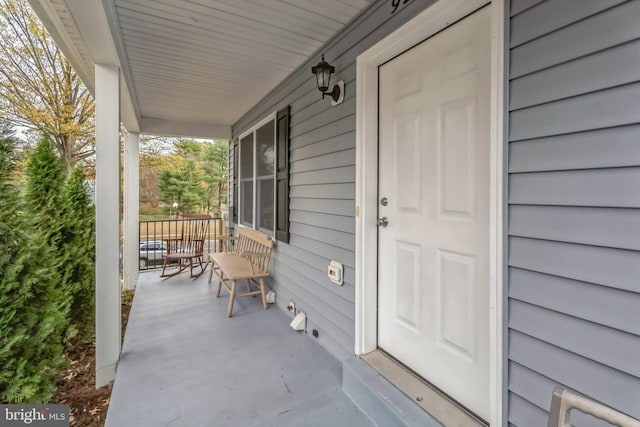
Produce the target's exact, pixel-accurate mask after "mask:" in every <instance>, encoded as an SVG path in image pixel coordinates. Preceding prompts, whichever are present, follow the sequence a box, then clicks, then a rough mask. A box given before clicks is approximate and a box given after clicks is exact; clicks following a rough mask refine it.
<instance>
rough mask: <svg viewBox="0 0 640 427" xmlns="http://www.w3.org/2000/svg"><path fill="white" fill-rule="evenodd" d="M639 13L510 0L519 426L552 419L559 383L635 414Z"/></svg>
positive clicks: (511, 258)
mask: <svg viewBox="0 0 640 427" xmlns="http://www.w3.org/2000/svg"><path fill="white" fill-rule="evenodd" d="M638 22H640V1H621V0H547V1H540V0H512V1H511V3H510V18H509V26H508V28H509V61H508V62H509V69H508V71H509V72H508V75H509V103H508V107H509V150H508V174H509V180H508V187H509V190H508V204H509V205H508V220H507V221H508V222H507V224H508V239H509V240H508V248H509V249H508V277H507V283H508V307H507V308H508V316H507V322H508V325H507V326H508V327H507V335H508V345H507V364H508V366H507V369H508V376H507V378H506V385H507V389H508V396H507V405H508V406H507V411H508V423H509V425H512V426H519V427H533V426H544V425H546V422H547V416H548V410H549V406H550V399H551V392H552V390H553V388H554V387H555V386H556V385H564V386H567V387H569V388H571V389H574V390H577V391H578V392H580V393H582V394H584V395H586V396H588V397H591V398H593V399H595V400H597V401H600V402H603V403H605V404H607V405H610V406H612V407H614V408H616V409H618V410H620V411H622V412H624V413H627V414H629V415H631V416H633V417H635V418H640V362H639V361H640V315H639V313H640V190H639V188H640V25H638ZM573 421H574V424H576V425H580V426H603V425H608V424H604V423H601V422H597V421H595V420H594V419H591V418H588V417H586V416H584V415H582V414H579V413H577V414H575V415H574V417H573Z"/></svg>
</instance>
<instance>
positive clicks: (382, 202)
mask: <svg viewBox="0 0 640 427" xmlns="http://www.w3.org/2000/svg"><path fill="white" fill-rule="evenodd" d="M380 204H381V205H382V206H387V205H388V204H389V199H387V198H386V197H383V198H382V199H380Z"/></svg>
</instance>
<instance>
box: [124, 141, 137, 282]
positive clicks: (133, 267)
mask: <svg viewBox="0 0 640 427" xmlns="http://www.w3.org/2000/svg"><path fill="white" fill-rule="evenodd" d="M139 168H140V134H138V133H127V135H126V136H125V139H124V214H123V216H124V218H123V220H124V254H123V257H122V266H123V268H124V272H123V276H124V288H125V289H135V287H136V284H137V283H138V255H139V247H140V244H139V242H140V236H139V230H138V229H139V210H140V206H139V203H140V186H139V183H140V173H139Z"/></svg>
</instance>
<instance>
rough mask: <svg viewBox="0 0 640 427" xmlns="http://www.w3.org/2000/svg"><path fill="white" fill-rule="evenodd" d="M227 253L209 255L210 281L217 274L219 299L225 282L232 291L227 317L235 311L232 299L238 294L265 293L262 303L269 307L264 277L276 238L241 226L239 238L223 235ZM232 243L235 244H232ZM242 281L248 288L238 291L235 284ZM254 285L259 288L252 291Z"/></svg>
mask: <svg viewBox="0 0 640 427" xmlns="http://www.w3.org/2000/svg"><path fill="white" fill-rule="evenodd" d="M220 240H221V242H222V248H223V251H224V252H218V253H212V254H209V258H210V260H211V270H210V271H209V284H211V278H212V277H213V273H215V274H216V275H217V276H218V292H217V294H216V297H218V298H220V289H221V288H222V285H224V287H225V288H227V291H229V305H228V307H227V317H231V313H232V312H233V302H234V300H235V299H236V298H238V297H246V296H255V295H258V294H260V295H261V296H262V306H263V307H264V309H265V310H266V309H267V307H268V306H267V296H266V291H265V285H264V278H265V277H267V276H269V261H270V259H271V248H273V240H271V237H270V236H267V235H266V234H263V233H261V232H259V231H255V230H252V229H250V228H246V227H243V228H240V232H239V235H238V236H237V237H234V236H231V237H221V238H220ZM232 243H235V245H233V244H232ZM239 280H246V281H247V291H246V292H243V293H238V292H237V289H236V286H237V283H238V281H239ZM252 283H253V284H255V285H256V286H257V287H258V290H253V288H252V287H251V285H252Z"/></svg>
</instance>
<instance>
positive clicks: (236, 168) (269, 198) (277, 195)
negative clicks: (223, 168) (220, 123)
mask: <svg viewBox="0 0 640 427" xmlns="http://www.w3.org/2000/svg"><path fill="white" fill-rule="evenodd" d="M229 153H230V157H231V156H233V159H232V163H231V164H232V165H233V170H232V171H231V174H232V178H231V179H232V182H233V188H234V194H233V202H232V203H233V207H232V210H233V217H234V220H236V213H237V223H239V224H242V225H244V226H247V227H251V228H254V229H256V230H260V231H262V232H264V233H267V234H270V235H272V236H275V237H276V238H277V239H278V240H281V241H285V242H288V241H289V200H288V199H289V108H288V107H287V108H285V109H284V110H281V111H279V112H277V113H273V114H271V115H269V116H268V117H266V118H265V119H264V120H262V121H260V122H259V123H258V124H257V125H255V126H254V127H252V128H251V129H249V130H247V131H246V132H244V133H242V134H241V135H240V137H239V138H238V139H236V140H235V142H234V144H233V148H231V147H230V152H229Z"/></svg>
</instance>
